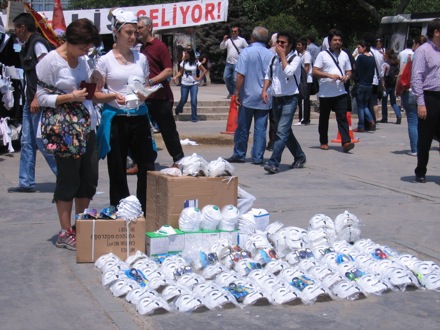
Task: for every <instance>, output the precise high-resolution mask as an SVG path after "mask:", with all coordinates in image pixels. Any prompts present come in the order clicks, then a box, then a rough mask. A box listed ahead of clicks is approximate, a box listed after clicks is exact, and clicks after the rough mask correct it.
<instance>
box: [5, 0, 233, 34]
mask: <svg viewBox="0 0 440 330" xmlns="http://www.w3.org/2000/svg"><path fill="white" fill-rule="evenodd" d="M228 6H229V1H228V0H198V1H185V2H176V3H167V4H162V5H148V6H136V7H120V8H122V9H124V10H130V11H133V12H135V13H136V15H137V16H148V17H150V18H151V19H152V20H153V24H154V30H156V31H157V30H165V29H175V28H184V27H190V26H198V25H203V24H209V23H216V22H224V21H226V20H227V19H228ZM110 9H111V8H101V9H84V10H64V19H65V20H66V25H69V24H70V23H71V22H72V21H74V20H77V19H78V18H88V19H90V20H91V21H92V22H94V23H95V25H96V26H97V27H98V28H99V30H100V33H101V34H109V33H111V25H110V20H109V18H108V13H109V11H110ZM39 13H40V14H42V15H44V16H45V17H46V18H47V19H48V22H49V23H51V21H52V14H53V12H39ZM6 19H7V18H6V15H4V14H1V15H0V25H2V26H5V24H6Z"/></svg>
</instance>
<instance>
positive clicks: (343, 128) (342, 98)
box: [318, 94, 351, 145]
mask: <svg viewBox="0 0 440 330" xmlns="http://www.w3.org/2000/svg"><path fill="white" fill-rule="evenodd" d="M347 97H348V96H347V94H343V95H339V96H335V97H320V98H319V124H318V132H319V142H320V143H321V144H328V121H329V118H330V111H334V112H335V114H336V122H337V123H338V130H339V133H340V134H341V144H342V145H344V143H346V142H351V138H350V134H349V127H348V121H347Z"/></svg>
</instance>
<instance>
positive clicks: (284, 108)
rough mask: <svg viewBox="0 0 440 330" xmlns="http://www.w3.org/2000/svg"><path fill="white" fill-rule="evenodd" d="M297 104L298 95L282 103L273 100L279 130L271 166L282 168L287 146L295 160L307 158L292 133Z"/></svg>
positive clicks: (270, 162) (270, 160)
mask: <svg viewBox="0 0 440 330" xmlns="http://www.w3.org/2000/svg"><path fill="white" fill-rule="evenodd" d="M297 104H298V95H292V97H289V98H285V99H284V100H282V101H277V100H276V98H273V103H272V109H273V114H274V117H275V120H276V122H277V123H278V125H277V127H278V129H277V138H276V140H275V144H274V147H273V152H272V156H271V157H270V159H269V165H272V166H276V167H278V166H280V162H281V156H282V155H283V151H284V148H285V147H286V146H287V148H288V149H289V151H290V153H291V154H292V156H293V157H294V159H295V160H297V159H300V158H305V157H306V155H305V154H304V152H303V151H302V149H301V146H300V145H299V143H298V140H297V139H296V138H295V135H294V134H293V131H292V122H293V116H294V115H295V110H296V106H297Z"/></svg>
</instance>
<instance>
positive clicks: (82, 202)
mask: <svg viewBox="0 0 440 330" xmlns="http://www.w3.org/2000/svg"><path fill="white" fill-rule="evenodd" d="M99 44H100V39H99V32H98V29H97V28H96V27H95V25H93V22H91V21H90V20H88V19H86V18H82V19H79V20H76V21H73V22H72V23H71V24H69V26H68V27H67V29H66V42H65V43H64V44H63V45H61V46H60V47H58V48H57V49H56V50H53V51H51V52H50V53H49V54H47V55H46V56H45V57H44V58H43V59H42V60H41V61H40V62H39V63H38V65H37V67H36V71H37V75H38V79H39V80H40V81H41V82H42V83H45V84H47V85H49V86H54V87H56V88H57V89H59V90H62V91H63V92H64V93H65V94H62V95H58V94H51V93H50V92H49V91H48V90H47V89H45V88H43V87H42V86H40V85H39V86H38V87H37V97H38V102H39V104H40V106H42V107H49V108H56V107H57V106H58V105H60V104H63V103H72V102H82V103H83V105H84V107H85V108H86V109H87V110H88V112H89V113H90V117H91V131H90V133H88V136H87V138H86V139H87V146H86V152H85V153H84V154H83V155H81V156H80V157H76V158H74V157H59V156H57V155H55V160H56V163H57V169H58V173H57V180H56V186H55V192H54V195H53V200H54V202H55V204H56V208H57V211H58V217H59V220H60V225H61V230H60V232H59V235H58V238H57V241H56V243H55V246H56V247H59V248H66V249H69V250H76V232H75V229H74V228H72V227H71V217H72V208H73V200H75V213H81V212H83V211H84V209H86V208H87V207H88V206H89V203H90V200H91V199H92V198H93V196H94V195H95V192H96V187H97V185H98V157H97V151H96V145H95V141H96V137H95V130H94V128H95V127H96V125H97V122H98V113H97V112H96V110H95V107H94V106H93V103H92V101H91V99H90V98H89V97H88V93H87V90H86V88H81V87H80V84H81V82H82V81H89V79H90V76H91V69H90V68H89V65H88V63H87V57H86V55H87V54H88V52H89V49H90V48H92V47H97V46H99ZM51 88H52V87H51ZM86 98H87V99H86Z"/></svg>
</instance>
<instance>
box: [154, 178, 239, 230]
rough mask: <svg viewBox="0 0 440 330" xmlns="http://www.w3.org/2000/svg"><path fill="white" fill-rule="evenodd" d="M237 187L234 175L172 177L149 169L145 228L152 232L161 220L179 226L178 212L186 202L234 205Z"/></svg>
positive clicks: (160, 223) (187, 203) (190, 203)
mask: <svg viewBox="0 0 440 330" xmlns="http://www.w3.org/2000/svg"><path fill="white" fill-rule="evenodd" d="M237 189H238V178H237V177H219V178H210V177H192V176H178V177H175V176H169V175H165V174H162V173H160V172H157V171H153V172H148V174H147V212H146V213H147V214H146V219H147V231H148V232H154V231H156V230H158V229H159V228H160V227H161V226H162V225H164V224H169V225H170V226H172V227H174V228H178V227H179V216H180V213H181V212H182V210H183V209H184V207H187V206H195V207H198V208H200V209H202V208H203V207H204V206H205V205H209V204H213V205H217V206H218V207H219V208H222V207H223V206H225V205H228V204H232V205H234V206H237V197H238V191H237Z"/></svg>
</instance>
